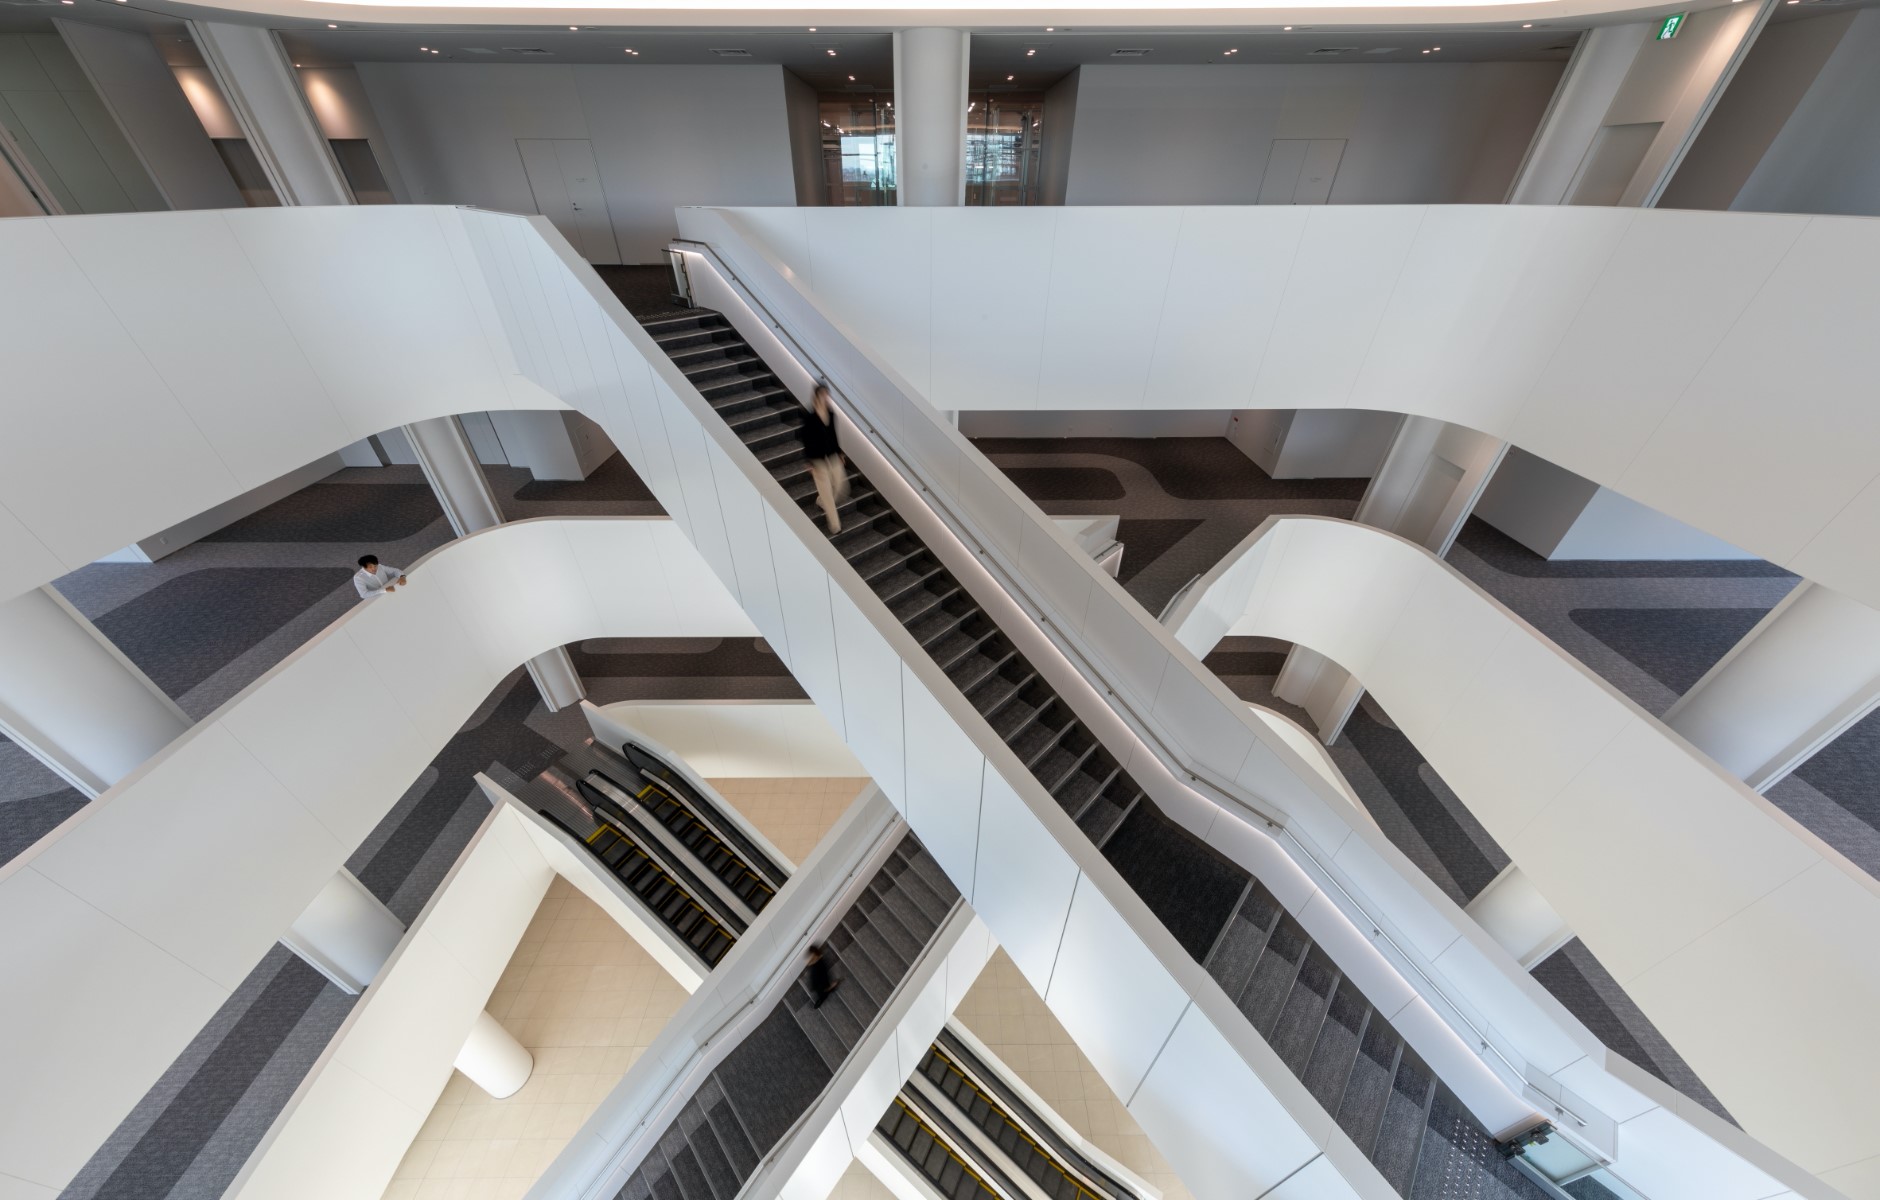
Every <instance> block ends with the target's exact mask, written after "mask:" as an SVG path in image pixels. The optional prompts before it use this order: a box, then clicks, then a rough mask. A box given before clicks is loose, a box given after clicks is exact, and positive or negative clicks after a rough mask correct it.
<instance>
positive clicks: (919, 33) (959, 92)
mask: <svg viewBox="0 0 1880 1200" xmlns="http://www.w3.org/2000/svg"><path fill="white" fill-rule="evenodd" d="M971 43H972V35H971V34H968V33H966V32H965V31H963V30H959V29H903V30H900V31H899V32H897V33H896V34H895V35H894V157H895V165H894V170H895V189H896V190H895V195H896V199H897V202H898V203H900V204H902V205H905V206H908V207H914V208H946V207H950V206H954V205H959V204H964V203H965V202H966V68H967V63H968V60H969V57H970V54H971Z"/></svg>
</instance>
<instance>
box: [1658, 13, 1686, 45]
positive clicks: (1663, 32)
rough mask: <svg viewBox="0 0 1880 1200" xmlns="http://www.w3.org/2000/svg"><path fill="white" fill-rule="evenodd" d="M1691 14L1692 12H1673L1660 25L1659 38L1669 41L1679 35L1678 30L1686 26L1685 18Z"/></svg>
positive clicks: (1662, 40)
mask: <svg viewBox="0 0 1880 1200" xmlns="http://www.w3.org/2000/svg"><path fill="white" fill-rule="evenodd" d="M1690 15H1691V14H1690V13H1672V14H1671V15H1670V16H1668V17H1666V18H1665V19H1664V20H1663V21H1662V22H1660V24H1659V26H1658V40H1659V41H1661V42H1668V41H1670V40H1671V39H1672V38H1674V37H1676V36H1678V30H1680V29H1682V28H1684V18H1686V17H1688V16H1690Z"/></svg>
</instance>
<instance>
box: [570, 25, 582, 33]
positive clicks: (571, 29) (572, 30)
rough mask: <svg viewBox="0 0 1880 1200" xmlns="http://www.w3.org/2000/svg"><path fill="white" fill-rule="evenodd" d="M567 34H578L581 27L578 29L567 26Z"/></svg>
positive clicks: (573, 26)
mask: <svg viewBox="0 0 1880 1200" xmlns="http://www.w3.org/2000/svg"><path fill="white" fill-rule="evenodd" d="M568 32H569V33H579V32H581V27H580V26H579V25H570V26H568Z"/></svg>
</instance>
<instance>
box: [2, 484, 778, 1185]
mask: <svg viewBox="0 0 1880 1200" xmlns="http://www.w3.org/2000/svg"><path fill="white" fill-rule="evenodd" d="M409 571H410V575H411V586H410V587H408V588H400V589H399V590H398V592H397V593H396V594H393V595H387V596H381V597H378V598H376V599H372V600H368V601H364V602H362V603H361V604H360V605H359V606H358V607H356V608H354V609H352V610H351V611H350V612H348V613H347V614H346V615H345V616H343V617H341V618H340V619H339V620H337V621H335V622H334V623H333V624H331V625H329V626H328V627H327V628H326V629H325V630H323V631H321V633H320V634H319V635H317V636H316V637H314V638H313V639H312V640H311V641H309V642H308V643H307V644H306V645H305V646H302V647H301V648H300V649H299V650H296V651H295V652H294V653H293V654H292V655H290V656H289V657H288V658H287V659H286V660H285V661H284V662H282V663H281V664H280V665H278V666H276V667H275V668H274V669H273V670H271V671H269V672H268V673H267V674H265V675H263V676H262V677H261V678H260V679H258V680H256V681H255V682H254V683H253V684H251V685H249V686H248V687H247V688H244V689H243V690H242V691H241V692H240V693H239V694H238V695H236V696H235V697H234V698H233V699H231V700H230V701H229V702H228V703H227V704H225V705H223V706H222V707H221V708H220V709H218V710H216V712H215V713H213V714H211V715H210V716H209V717H208V718H206V719H205V720H203V721H202V722H200V723H198V724H197V725H196V726H195V727H194V728H192V729H191V730H190V731H189V732H188V733H186V734H185V735H184V736H183V737H181V738H179V739H177V741H175V742H174V743H172V744H171V745H170V747H169V748H168V749H167V750H165V751H164V752H163V753H161V754H159V755H158V756H157V757H155V758H153V759H152V760H151V761H150V762H148V763H146V764H144V766H142V767H141V768H139V769H138V770H137V771H135V772H133V773H132V774H131V775H129V776H128V777H126V778H125V779H124V780H123V781H122V782H121V783H119V784H118V785H117V786H116V787H114V788H112V789H111V790H110V791H108V792H106V793H105V794H104V795H103V796H101V797H99V798H98V799H97V800H96V801H94V802H93V803H91V804H90V805H88V806H86V807H85V808H83V809H81V810H80V811H79V812H78V813H77V814H75V815H74V816H73V817H72V818H71V819H70V820H68V821H66V822H65V823H64V824H62V825H61V826H59V827H58V828H57V829H56V830H54V831H53V832H52V833H50V834H48V835H47V836H46V837H45V838H43V839H41V840H40V841H39V842H38V843H37V844H35V845H34V846H33V847H31V848H30V849H28V850H27V851H25V852H24V853H23V854H21V855H20V856H19V857H17V858H15V859H13V860H12V861H11V862H9V863H7V864H5V865H4V866H0V961H4V962H5V964H6V969H5V970H4V971H0V1014H4V1017H5V1019H4V1021H0V1077H4V1078H5V1079H6V1080H7V1085H6V1086H5V1087H4V1088H0V1173H4V1174H7V1175H14V1176H20V1177H23V1178H25V1179H27V1180H31V1181H34V1182H37V1183H41V1184H43V1185H44V1186H48V1187H54V1188H56V1187H59V1186H62V1185H63V1183H64V1182H65V1181H66V1180H67V1179H69V1178H70V1177H71V1175H72V1173H74V1172H76V1171H77V1170H78V1168H79V1167H80V1166H82V1165H83V1164H84V1162H85V1160H86V1158H88V1157H89V1156H90V1154H91V1152H92V1151H93V1150H94V1149H95V1148H96V1147H97V1146H98V1144H100V1143H101V1142H103V1140H104V1139H105V1137H106V1136H107V1135H108V1134H109V1133H110V1132H111V1130H112V1129H113V1128H115V1127H116V1125H117V1123H118V1122H119V1121H120V1120H121V1119H122V1118H123V1116H124V1115H125V1114H126V1113H128V1112H129V1111H130V1109H131V1106H132V1105H134V1104H135V1103H136V1102H137V1101H138V1100H139V1099H140V1098H141V1097H142V1096H143V1094H144V1093H145V1092H146V1091H147V1090H149V1088H150V1086H151V1084H153V1083H154V1082H155V1081H156V1079H157V1078H158V1076H159V1075H161V1074H162V1072H163V1071H164V1070H165V1069H166V1068H167V1067H168V1066H169V1065H170V1063H171V1062H172V1061H173V1060H174V1059H175V1058H176V1056H177V1054H178V1053H180V1052H181V1051H182V1049H183V1047H184V1046H185V1045H187V1044H188V1042H189V1039H190V1038H192V1037H194V1036H195V1034H196V1032H197V1031H198V1030H199V1029H200V1028H201V1027H202V1026H203V1024H204V1023H205V1022H206V1021H207V1020H208V1019H209V1018H210V1017H211V1016H212V1015H213V1014H214V1013H215V1011H216V1009H217V1007H218V1006H219V1005H221V1003H222V1002H223V1001H224V1000H225V999H227V998H228V996H229V994H230V993H231V992H233V991H234V989H235V988H236V987H237V986H238V985H239V984H240V983H241V981H242V980H243V979H244V978H245V977H246V976H247V974H248V973H249V972H250V971H251V970H252V969H253V968H254V966H255V964H256V963H258V962H260V961H261V958H262V956H263V955H264V954H266V953H267V951H268V949H269V947H271V946H272V945H273V944H274V942H275V939H277V938H279V937H280V936H281V935H282V934H283V933H284V932H286V930H287V929H288V927H289V925H290V924H291V923H292V922H293V921H294V919H295V918H296V917H297V916H298V915H299V914H300V913H301V911H302V910H303V909H304V908H306V906H307V905H308V903H309V902H310V901H311V900H312V899H313V898H314V897H315V895H317V894H318V893H319V891H320V890H321V888H322V887H323V886H324V885H325V884H326V883H327V881H328V880H329V879H331V878H332V876H333V873H334V872H335V871H337V870H338V869H339V868H340V866H341V865H342V864H343V863H344V862H345V861H346V859H347V857H348V856H349V855H351V854H352V852H353V850H354V848H355V847H357V846H358V845H359V844H360V842H361V841H362V840H364V838H365V837H366V835H367V834H368V833H370V832H371V830H372V829H373V827H374V826H376V825H377V824H378V823H379V821H380V820H381V819H382V818H383V817H384V816H385V814H386V813H387V812H389V811H390V810H391V808H392V806H393V805H394V804H395V803H397V801H398V798H399V797H400V796H401V795H402V794H403V793H404V792H405V790H406V789H407V788H409V787H410V786H411V784H412V781H413V780H415V779H417V778H418V777H419V775H421V774H422V773H423V771H424V769H425V767H426V765H427V764H428V763H429V762H430V761H431V759H432V758H433V757H435V756H436V754H437V752H438V750H439V749H441V748H442V747H443V745H444V743H445V742H446V741H448V740H449V739H450V737H451V736H452V735H453V734H455V733H456V732H457V730H458V729H459V728H460V727H461V726H462V725H463V723H464V721H465V720H467V719H468V718H469V717H470V715H471V714H472V713H473V712H474V711H475V710H476V708H477V706H478V705H479V704H481V703H482V702H483V700H484V699H485V698H486V697H487V696H488V695H489V693H490V690H491V689H492V688H494V687H495V686H496V684H497V683H498V682H500V681H501V680H502V679H503V678H504V677H505V676H506V675H508V674H509V673H510V672H512V671H514V670H515V669H516V667H517V665H518V664H520V663H522V662H525V661H527V660H528V659H530V658H532V657H534V656H535V655H537V654H540V653H542V652H543V651H545V650H547V649H549V648H550V647H553V646H560V645H564V644H566V643H569V642H576V641H580V640H582V639H584V638H590V637H697V636H737V635H749V634H752V633H755V632H756V630H755V629H754V628H753V627H752V626H751V623H750V621H749V619H748V618H747V617H745V615H744V613H743V611H742V610H741V609H740V608H739V607H738V605H737V602H736V601H735V600H733V599H732V598H731V596H730V595H728V594H727V593H726V591H725V589H724V586H723V585H722V584H720V583H719V582H718V580H717V578H716V577H715V576H714V575H713V574H712V572H711V570H710V568H708V567H707V566H706V565H705V563H704V561H703V560H702V559H701V558H700V557H699V555H698V553H697V551H695V550H694V549H693V548H692V546H691V544H690V543H689V542H688V541H687V540H686V538H685V536H684V534H683V533H681V532H680V531H679V530H678V529H677V528H675V527H674V526H673V524H672V522H671V521H667V520H659V519H648V520H638V519H630V518H600V517H573V518H549V519H543V520H536V521H520V522H516V523H513V524H509V525H501V526H497V527H495V528H492V529H487V530H484V531H482V532H480V533H476V534H473V535H471V536H470V537H467V538H461V539H458V540H456V541H453V542H448V543H446V544H445V545H444V546H442V547H440V548H439V549H437V550H435V551H433V552H432V553H431V554H429V555H427V556H425V557H424V558H423V559H421V560H419V561H418V562H417V563H415V564H413V565H412V566H411V567H410V568H409Z"/></svg>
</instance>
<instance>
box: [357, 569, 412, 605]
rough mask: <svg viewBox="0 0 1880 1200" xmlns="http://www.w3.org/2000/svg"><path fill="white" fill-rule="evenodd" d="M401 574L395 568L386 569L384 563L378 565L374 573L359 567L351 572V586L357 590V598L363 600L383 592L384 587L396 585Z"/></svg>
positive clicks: (401, 572)
mask: <svg viewBox="0 0 1880 1200" xmlns="http://www.w3.org/2000/svg"><path fill="white" fill-rule="evenodd" d="M403 574H404V572H403V571H400V570H399V569H398V568H397V567H388V566H386V565H385V564H384V563H380V564H379V569H378V570H376V571H368V570H366V569H365V568H364V567H360V568H359V569H358V570H357V571H354V572H353V586H354V587H356V588H358V589H359V598H360V599H361V600H365V599H369V598H370V597H373V596H376V595H378V594H379V593H380V592H382V591H384V590H385V588H386V585H388V584H393V583H397V582H398V577H399V576H400V575H403Z"/></svg>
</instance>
